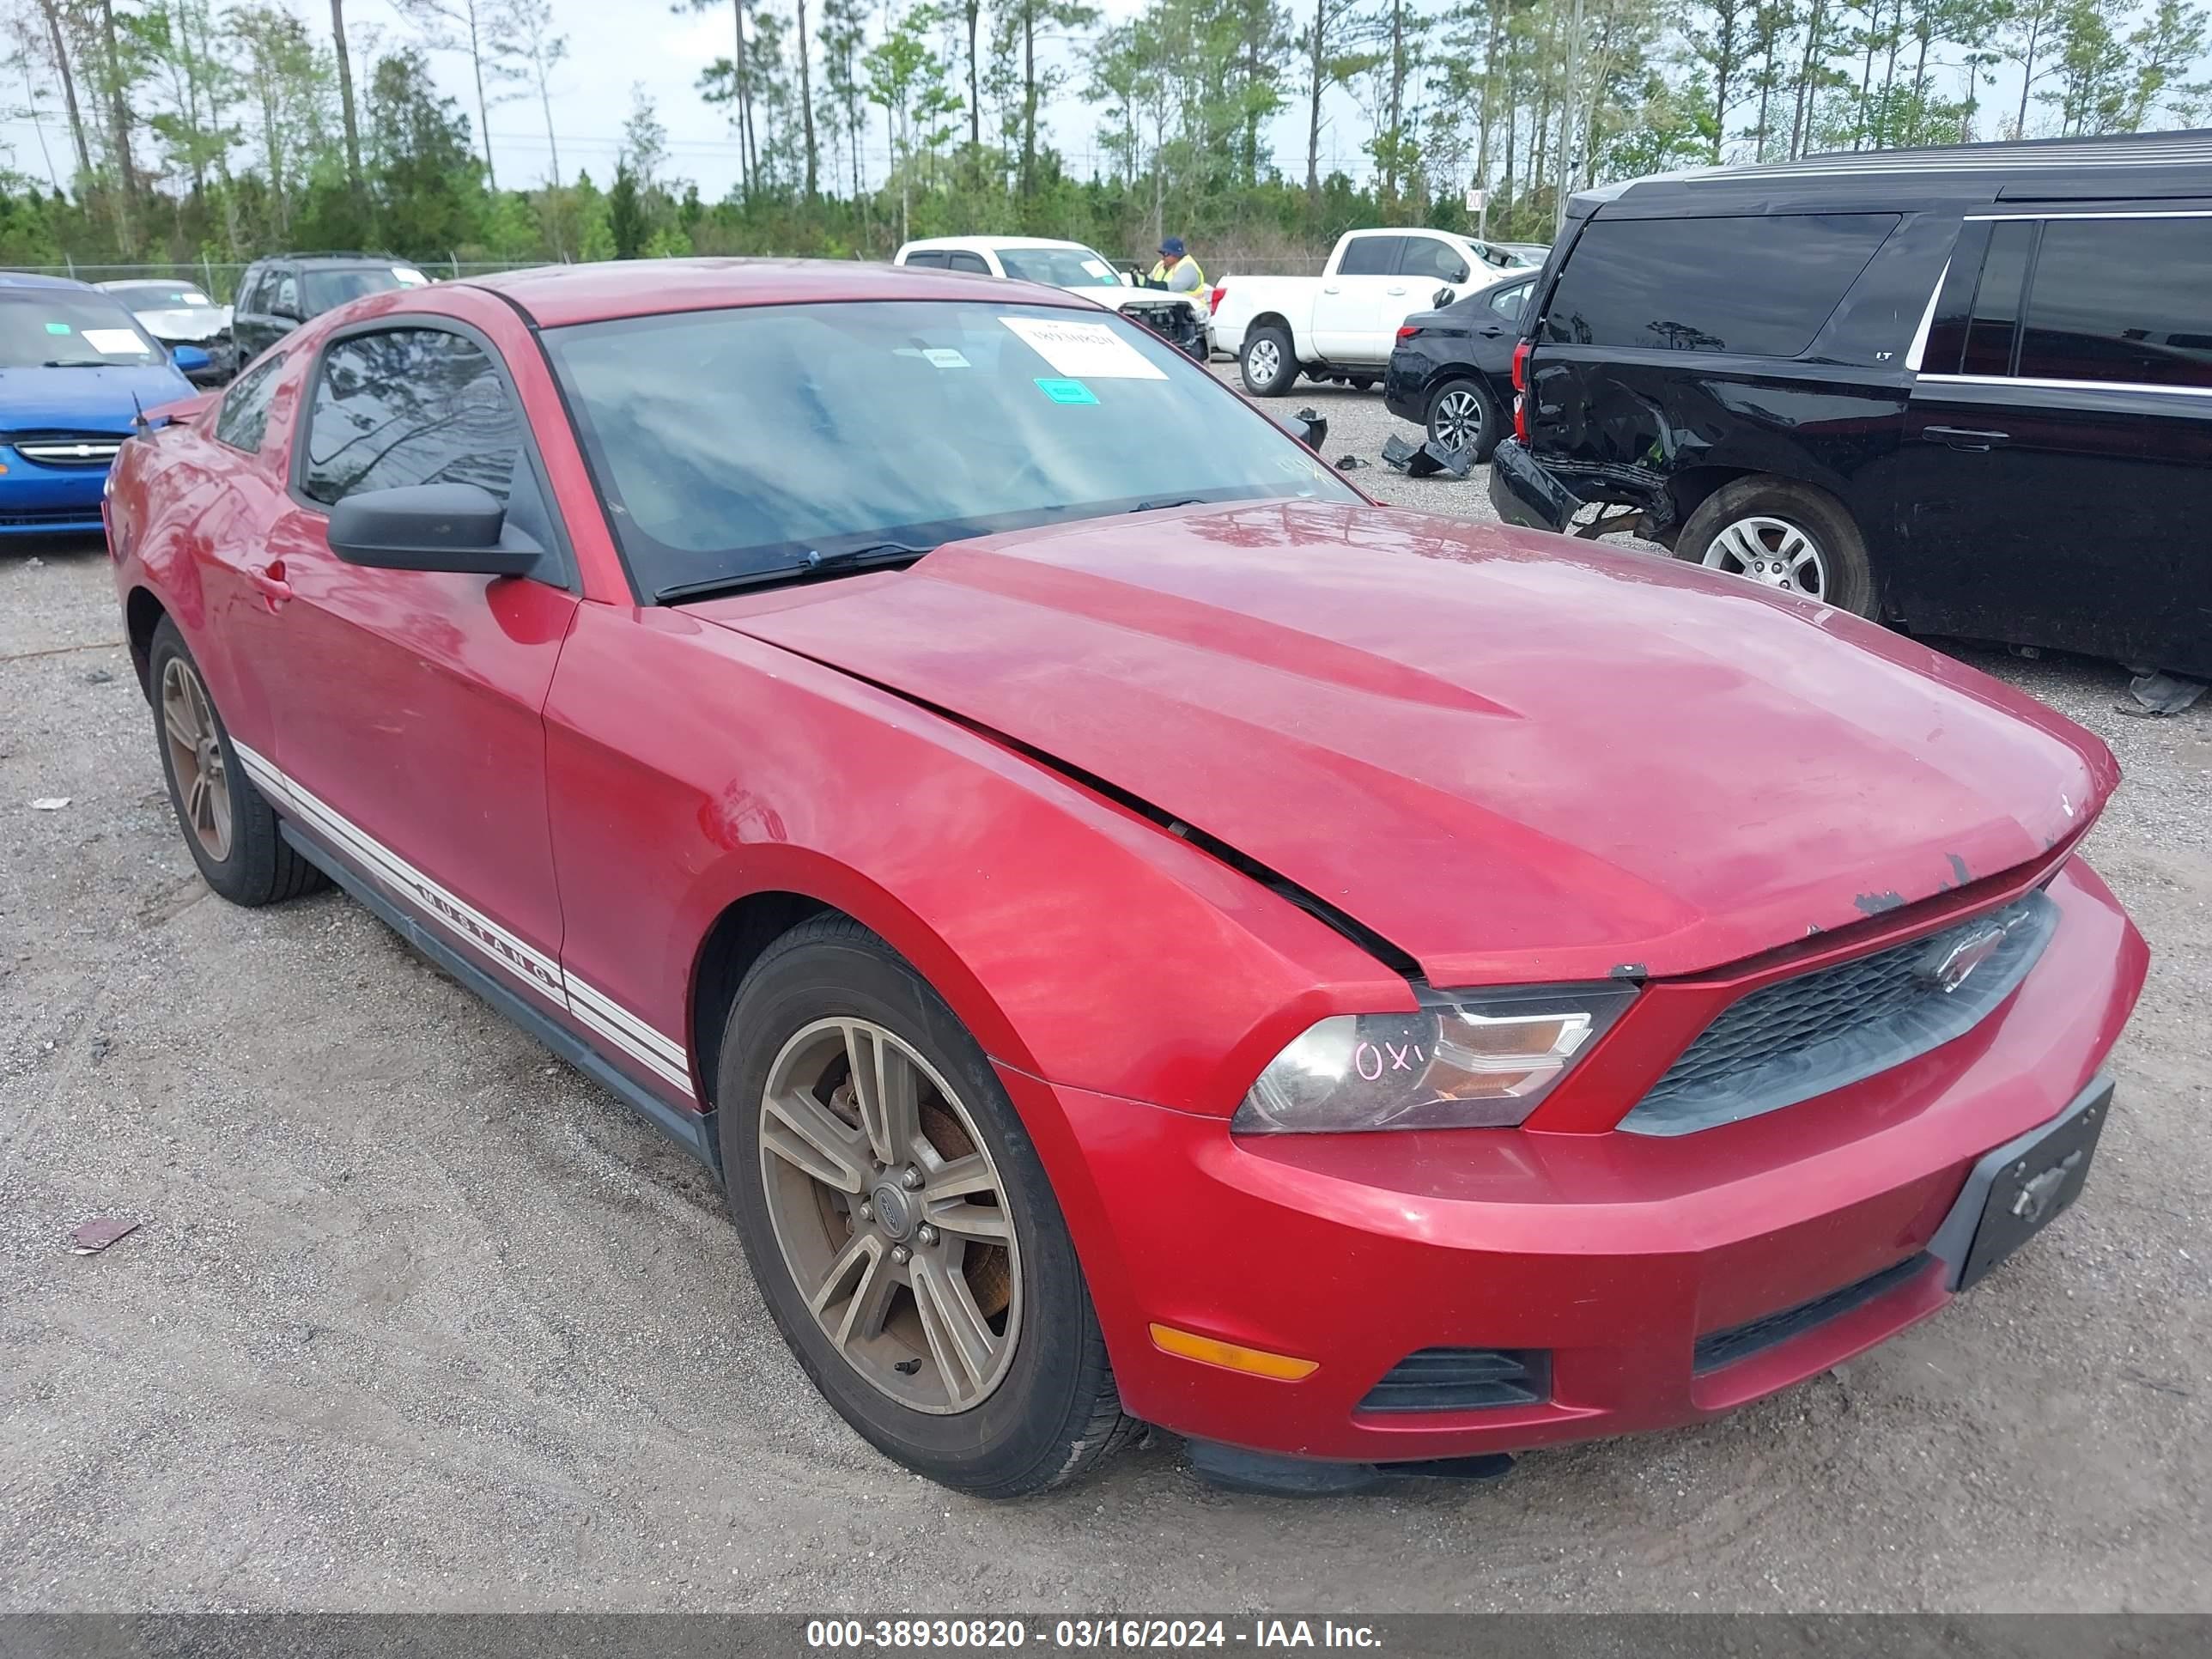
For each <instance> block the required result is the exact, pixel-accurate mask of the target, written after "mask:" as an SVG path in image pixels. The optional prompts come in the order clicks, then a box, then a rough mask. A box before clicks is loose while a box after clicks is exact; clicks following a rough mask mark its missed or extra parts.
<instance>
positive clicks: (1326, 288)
mask: <svg viewBox="0 0 2212 1659" xmlns="http://www.w3.org/2000/svg"><path fill="white" fill-rule="evenodd" d="M1321 291H1322V293H1324V294H1334V293H1335V292H1336V288H1335V285H1334V283H1323V284H1322V290H1321Z"/></svg>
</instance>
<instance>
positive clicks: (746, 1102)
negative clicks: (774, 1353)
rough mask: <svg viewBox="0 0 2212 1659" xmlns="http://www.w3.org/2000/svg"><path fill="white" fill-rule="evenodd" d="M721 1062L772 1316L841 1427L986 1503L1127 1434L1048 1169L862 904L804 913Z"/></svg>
mask: <svg viewBox="0 0 2212 1659" xmlns="http://www.w3.org/2000/svg"><path fill="white" fill-rule="evenodd" d="M721 1054H722V1059H721V1063H720V1067H719V1075H718V1077H717V1079H716V1083H717V1088H716V1091H715V1101H716V1103H717V1105H718V1107H719V1110H718V1111H717V1113H716V1119H717V1121H718V1122H719V1124H720V1136H721V1148H722V1166H723V1170H724V1172H725V1176H726V1180H727V1182H728V1188H727V1196H728V1202H729V1206H730V1212H731V1214H732V1217H733V1218H734V1219H735V1220H736V1222H737V1225H738V1234H739V1236H740V1237H741V1238H742V1239H743V1241H744V1247H745V1254H746V1255H747V1257H748V1258H749V1259H750V1261H751V1263H752V1268H753V1274H754V1277H755V1278H756V1279H757V1280H758V1282H759V1284H760V1287H761V1293H762V1296H763V1299H764V1300H765V1301H766V1302H767V1304H768V1308H769V1313H770V1314H771V1315H772V1316H774V1318H775V1323H776V1328H777V1329H778V1330H780V1331H781V1333H782V1334H783V1339H784V1340H785V1341H786V1342H787V1343H788V1344H789V1345H790V1346H791V1351H792V1352H793V1354H794V1355H796V1356H797V1358H798V1359H799V1364H800V1365H802V1366H803V1367H804V1368H805V1370H806V1373H807V1375H808V1376H811V1378H812V1379H813V1380H814V1385H815V1387H816V1388H817V1389H820V1390H821V1392H822V1395H823V1398H824V1399H826V1400H828V1401H829V1403H830V1405H832V1406H833V1407H836V1410H837V1413H838V1414H839V1415H840V1416H842V1418H843V1419H845V1420H846V1422H848V1424H850V1425H852V1426H853V1428H854V1430H855V1431H857V1432H858V1433H859V1434H860V1436H861V1437H863V1438H864V1439H866V1440H867V1441H868V1442H869V1443H871V1444H872V1445H873V1446H875V1447H876V1448H877V1449H878V1450H879V1451H881V1452H883V1453H884V1455H886V1456H889V1457H891V1458H893V1459H896V1461H897V1462H901V1463H903V1464H905V1465H906V1466H907V1468H910V1469H913V1470H914V1471H915V1473H917V1474H923V1475H926V1476H927V1477H928V1478H929V1479H930V1480H934V1481H937V1482H939V1484H940V1485H943V1486H950V1487H952V1488H953V1489H955V1490H956V1491H959V1492H972V1493H974V1494H975V1495H976V1496H978V1497H983V1498H1018V1497H1021V1496H1023V1495H1024V1494H1027V1493H1030V1492H1042V1491H1043V1490H1045V1489H1046V1488H1047V1487H1050V1486H1060V1485H1061V1484H1063V1483H1065V1482H1066V1481H1070V1480H1076V1479H1078V1478H1079V1477H1080V1476H1081V1475H1083V1474H1085V1473H1087V1472H1088V1471H1090V1470H1091V1468H1095V1467H1096V1466H1097V1465H1098V1464H1099V1463H1101V1462H1104V1461H1105V1460H1106V1459H1107V1458H1108V1457H1109V1456H1110V1455H1112V1454H1113V1453H1114V1452H1115V1451H1116V1450H1117V1449H1119V1448H1120V1447H1121V1445H1122V1444H1123V1443H1125V1442H1126V1441H1127V1439H1128V1438H1129V1437H1131V1436H1132V1435H1133V1433H1134V1432H1135V1430H1136V1427H1137V1425H1136V1423H1135V1421H1134V1419H1131V1418H1128V1417H1126V1416H1124V1415H1123V1413H1122V1411H1121V1395H1120V1393H1119V1392H1118V1391H1117V1390H1116V1389H1115V1386H1114V1373H1113V1370H1112V1368H1111V1366H1110V1365H1109V1364H1108V1362H1107V1358H1106V1344H1105V1339H1104V1338H1103V1335H1102V1334H1101V1333H1100V1331H1099V1328H1098V1316H1097V1312H1096V1310H1094V1309H1093V1308H1092V1306H1091V1296H1090V1292H1089V1291H1088V1289H1087V1288H1086V1287H1085V1284H1084V1281H1083V1272H1082V1268H1081V1267H1080V1266H1079V1264H1078V1263H1077V1261H1076V1259H1075V1247H1074V1244H1073V1242H1072V1241H1071V1240H1070V1239H1069V1237H1068V1234H1067V1228H1066V1223H1065V1222H1064V1221H1063V1220H1062V1219H1061V1218H1060V1206H1059V1205H1058V1203H1057V1202H1056V1201H1055V1200H1054V1197H1053V1194H1052V1188H1051V1186H1050V1184H1049V1183H1048V1182H1047V1181H1046V1179H1045V1174H1044V1169H1043V1166H1042V1164H1040V1163H1039V1162H1038V1160H1037V1157H1036V1151H1035V1149H1034V1148H1033V1147H1032V1146H1031V1145H1030V1139H1029V1137H1028V1135H1027V1134H1026V1133H1025V1132H1024V1129H1023V1127H1022V1123H1021V1120H1020V1118H1019V1117H1018V1115H1016V1113H1015V1111H1014V1108H1013V1103H1012V1101H1010V1100H1009V1099H1008V1098H1007V1097H1006V1091H1005V1089H1004V1088H1003V1087H1002V1086H1001V1085H1000V1082H999V1079H998V1077H997V1075H996V1074H995V1073H994V1072H993V1070H992V1068H991V1064H990V1062H989V1060H987V1059H986V1058H985V1057H984V1054H983V1051H982V1049H981V1048H980V1047H979V1046H978V1045H977V1043H976V1042H975V1039H974V1038H973V1037H971V1036H969V1034H968V1032H967V1030H965V1029H964V1028H963V1026H962V1025H961V1024H960V1022H959V1021H958V1019H957V1018H955V1017H954V1015H953V1013H952V1011H951V1009H950V1008H949V1007H947V1006H945V1002H944V1000H942V999H941V998H939V996H938V994H937V993H936V992H935V991H934V990H933V989H932V988H931V987H930V986H929V984H928V982H927V981H925V980H924V979H923V978H922V977H921V975H919V974H917V973H916V972H915V970H914V969H912V968H911V967H909V966H908V964H907V963H906V962H905V961H904V960H903V959H902V957H900V956H899V955H898V954H897V952H896V951H893V950H892V949H891V948H890V945H886V944H885V943H884V941H883V940H882V939H878V937H877V936H876V935H875V934H873V933H870V932H868V930H867V929H866V928H865V927H861V926H860V924H859V923H858V922H856V921H853V920H852V919H851V918H849V917H846V916H822V917H817V918H816V919H815V920H813V921H808V922H805V923H803V924H801V925H800V926H799V927H795V928H793V930H792V931H791V932H790V933H786V934H785V935H784V936H783V937H782V938H781V939H778V940H777V941H776V942H775V944H773V945H770V946H769V948H768V950H767V951H765V952H764V953H763V955H762V957H761V958H760V960H759V961H758V962H757V963H754V964H753V967H752V969H751V970H750V972H748V973H747V974H746V975H745V977H744V983H743V984H742V985H740V986H739V987H738V994H737V996H736V998H735V1000H733V1001H732V1006H731V1008H730V1014H729V1022H728V1024H727V1027H726V1030H725V1033H724V1036H723V1039H722V1048H721ZM856 1078H858V1079H860V1081H861V1085H862V1086H861V1087H860V1088H859V1089H856V1088H855V1086H854V1080H855V1079H856ZM877 1079H881V1080H880V1081H877ZM870 1083H873V1088H872V1090H870V1088H869V1087H868V1086H867V1085H869V1084H870ZM771 1102H774V1103H775V1104H774V1105H771ZM878 1103H883V1104H880V1105H878ZM896 1103H905V1109H904V1111H903V1114H902V1112H901V1111H900V1110H899V1109H898V1108H897V1105H896ZM887 1153H888V1157H887V1156H886V1154H887ZM940 1188H942V1189H944V1190H942V1191H940V1190H939V1189H940ZM1000 1237H1004V1238H1005V1239H1006V1243H996V1242H994V1241H995V1240H997V1239H999V1238H1000ZM817 1310H818V1311H817ZM963 1343H964V1344H965V1345H966V1346H964V1347H963V1346H962V1344H963ZM963 1356H965V1357H966V1360H967V1363H962V1362H963Z"/></svg>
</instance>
